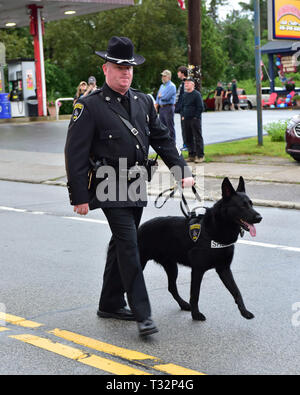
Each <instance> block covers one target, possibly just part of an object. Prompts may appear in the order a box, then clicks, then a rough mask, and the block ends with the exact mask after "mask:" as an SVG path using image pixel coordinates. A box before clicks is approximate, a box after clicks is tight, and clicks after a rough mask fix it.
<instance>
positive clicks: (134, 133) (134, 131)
mask: <svg viewBox="0 0 300 395" xmlns="http://www.w3.org/2000/svg"><path fill="white" fill-rule="evenodd" d="M131 133H132V134H133V135H134V136H136V135H137V134H138V130H137V129H136V128H132V129H131Z"/></svg>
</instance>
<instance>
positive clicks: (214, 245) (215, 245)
mask: <svg viewBox="0 0 300 395" xmlns="http://www.w3.org/2000/svg"><path fill="white" fill-rule="evenodd" d="M233 245H234V243H231V244H221V243H217V242H216V241H214V240H212V241H211V244H210V248H226V247H230V246H233Z"/></svg>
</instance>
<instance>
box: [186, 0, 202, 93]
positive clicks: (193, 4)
mask: <svg viewBox="0 0 300 395" xmlns="http://www.w3.org/2000/svg"><path fill="white" fill-rule="evenodd" d="M188 32H189V34H188V59H189V70H190V74H191V75H192V76H193V78H194V79H195V82H196V89H198V90H200V89H201V0H189V2H188Z"/></svg>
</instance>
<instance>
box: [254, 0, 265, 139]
mask: <svg viewBox="0 0 300 395" xmlns="http://www.w3.org/2000/svg"><path fill="white" fill-rule="evenodd" d="M254 30H255V43H254V44H255V76H256V111H257V138H258V145H263V131H262V105H261V52H260V9H259V0H254Z"/></svg>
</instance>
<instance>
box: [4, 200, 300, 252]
mask: <svg viewBox="0 0 300 395" xmlns="http://www.w3.org/2000/svg"><path fill="white" fill-rule="evenodd" d="M0 210H3V211H12V212H16V213H28V214H38V215H52V216H56V217H60V218H63V219H68V220H73V221H82V222H89V223H96V224H102V225H108V222H107V221H105V220H101V219H93V218H83V217H74V216H65V215H54V214H52V213H49V212H46V211H45V212H44V211H30V210H27V209H20V208H14V207H6V206H0ZM237 243H239V244H245V245H249V246H255V247H264V248H274V249H277V250H282V251H291V252H300V248H299V247H290V246H284V245H280V244H272V243H261V242H257V241H251V240H238V241H237Z"/></svg>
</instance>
